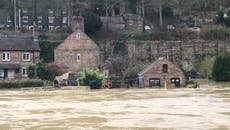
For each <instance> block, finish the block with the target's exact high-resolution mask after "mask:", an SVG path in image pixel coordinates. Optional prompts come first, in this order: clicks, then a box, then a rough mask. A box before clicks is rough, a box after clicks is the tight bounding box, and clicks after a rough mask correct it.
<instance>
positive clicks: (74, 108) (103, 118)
mask: <svg viewBox="0 0 230 130" xmlns="http://www.w3.org/2000/svg"><path fill="white" fill-rule="evenodd" d="M228 85H229V84H227V86H202V85H201V88H198V89H185V88H183V89H171V90H166V89H149V88H147V89H103V90H77V89H74V90H42V89H36V90H33V89H29V90H1V91H0V130H229V129H230V86H228Z"/></svg>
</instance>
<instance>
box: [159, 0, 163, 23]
mask: <svg viewBox="0 0 230 130" xmlns="http://www.w3.org/2000/svg"><path fill="white" fill-rule="evenodd" d="M159 13H160V14H159V15H160V27H162V26H163V18H162V0H160V8H159Z"/></svg>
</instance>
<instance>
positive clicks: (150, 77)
mask: <svg viewBox="0 0 230 130" xmlns="http://www.w3.org/2000/svg"><path fill="white" fill-rule="evenodd" d="M138 76H139V85H140V87H154V88H160V87H167V86H171V87H173V88H174V87H176V88H179V87H184V86H185V76H184V73H183V72H182V70H181V69H180V68H179V67H178V66H177V65H175V64H173V63H172V62H170V61H169V60H167V59H166V58H163V57H161V58H159V59H158V60H156V61H155V62H153V63H152V64H151V65H149V66H148V67H147V68H146V69H144V70H143V71H141V72H140V73H138Z"/></svg>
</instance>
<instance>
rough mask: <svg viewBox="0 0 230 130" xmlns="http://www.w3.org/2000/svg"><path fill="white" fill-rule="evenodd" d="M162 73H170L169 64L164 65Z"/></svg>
mask: <svg viewBox="0 0 230 130" xmlns="http://www.w3.org/2000/svg"><path fill="white" fill-rule="evenodd" d="M162 73H168V64H163V65H162Z"/></svg>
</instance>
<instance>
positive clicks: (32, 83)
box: [0, 79, 44, 89]
mask: <svg viewBox="0 0 230 130" xmlns="http://www.w3.org/2000/svg"><path fill="white" fill-rule="evenodd" d="M42 86H44V82H43V81H42V80H39V79H33V80H14V81H2V82H0V89H6V88H25V87H42Z"/></svg>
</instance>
